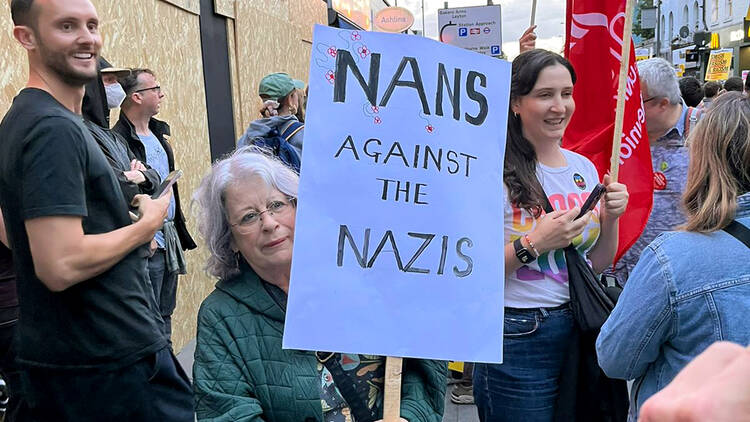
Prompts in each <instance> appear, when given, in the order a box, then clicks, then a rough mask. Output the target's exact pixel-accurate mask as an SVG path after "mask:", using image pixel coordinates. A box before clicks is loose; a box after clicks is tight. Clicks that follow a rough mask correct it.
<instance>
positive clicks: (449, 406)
mask: <svg viewBox="0 0 750 422" xmlns="http://www.w3.org/2000/svg"><path fill="white" fill-rule="evenodd" d="M194 354H195V340H192V341H191V342H190V343H188V344H187V345H186V346H185V347H183V348H182V350H180V352H179V353H177V361H178V362H180V365H182V368H183V369H185V372H186V373H187V374H188V376H189V377H190V380H191V381H192V378H193V355H194ZM452 387H453V386H452V385H449V386H448V388H447V389H446V394H445V413H444V414H443V422H479V416H478V415H477V408H476V406H474V405H471V404H461V405H457V404H454V403H453V402H451V400H450V392H451V388H452Z"/></svg>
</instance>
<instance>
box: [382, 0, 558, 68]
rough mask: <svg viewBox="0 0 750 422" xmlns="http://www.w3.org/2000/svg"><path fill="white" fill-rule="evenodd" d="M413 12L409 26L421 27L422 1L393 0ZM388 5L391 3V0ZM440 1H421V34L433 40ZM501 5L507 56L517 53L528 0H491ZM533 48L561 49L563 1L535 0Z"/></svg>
mask: <svg viewBox="0 0 750 422" xmlns="http://www.w3.org/2000/svg"><path fill="white" fill-rule="evenodd" d="M396 2H397V3H398V5H399V6H401V7H405V8H407V9H409V10H410V11H411V12H412V13H413V14H414V21H415V22H414V26H413V27H412V29H421V28H422V0H396ZM390 3H391V4H393V3H394V2H393V1H391V2H390ZM443 3H444V0H424V20H425V34H426V35H427V36H428V37H431V38H435V39H437V33H438V28H437V11H438V9H442V8H443ZM494 4H499V5H501V13H502V19H503V22H502V25H503V51H505V54H507V55H508V56H509V58H510V59H512V58H513V57H515V56H516V55H517V54H518V38H519V37H520V36H521V34H523V31H525V30H526V28H528V26H529V20H530V18H531V0H503V1H499V0H494ZM485 5H487V1H486V0H448V7H451V8H452V7H466V6H485ZM536 23H537V26H538V28H537V36H538V37H539V40H537V47H540V48H546V49H549V50H553V51H556V52H562V47H563V38H564V37H565V0H539V1H538V5H537V9H536Z"/></svg>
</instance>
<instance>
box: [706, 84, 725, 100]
mask: <svg viewBox="0 0 750 422" xmlns="http://www.w3.org/2000/svg"><path fill="white" fill-rule="evenodd" d="M719 90H721V85H719V83H718V82H716V81H708V82H706V83H705V84H703V95H705V96H706V98H713V97H715V96H716V94H718V93H719Z"/></svg>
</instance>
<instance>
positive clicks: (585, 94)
mask: <svg viewBox="0 0 750 422" xmlns="http://www.w3.org/2000/svg"><path fill="white" fill-rule="evenodd" d="M629 1H633V0H629ZM624 22H625V1H622V0H620V1H615V0H611V1H610V0H608V1H601V0H567V19H566V44H565V56H566V57H567V58H568V60H570V62H571V63H572V64H573V67H574V68H575V70H576V75H577V76H578V80H577V82H576V86H575V89H574V91H573V98H574V99H575V102H576V111H575V113H574V114H573V118H572V120H571V121H570V124H569V125H568V128H567V129H566V131H565V136H564V138H563V147H565V148H567V149H570V150H572V151H575V152H577V153H579V154H582V155H584V156H586V157H588V158H589V159H590V160H591V161H592V162H593V163H594V165H595V166H596V168H597V170H598V171H599V176H600V177H602V176H603V175H604V174H605V173H607V172H608V171H609V168H610V157H611V154H612V132H613V131H614V121H615V108H616V107H617V84H618V77H619V72H620V56H621V51H622V33H623V28H624V25H623V24H624ZM630 42H631V48H630V66H629V71H628V83H627V92H626V98H627V100H626V102H625V118H624V122H623V126H622V131H623V133H622V147H621V148H620V173H619V182H620V183H623V184H625V185H626V186H627V187H628V192H629V193H630V200H629V203H628V209H627V210H626V212H625V214H624V215H623V216H622V217H620V236H619V244H618V246H617V254H616V256H615V260H618V259H620V257H621V256H622V255H623V254H624V253H625V252H626V251H627V250H628V248H630V247H631V246H632V245H633V243H635V241H636V240H638V237H639V236H640V235H641V233H642V232H643V229H644V228H645V227H646V222H647V221H648V216H649V214H650V213H651V206H652V204H653V193H654V191H653V189H654V181H653V180H654V179H653V177H654V176H653V169H652V167H651V150H650V149H649V144H648V135H647V132H646V122H645V114H644V112H643V104H642V102H641V90H640V82H639V80H638V70H637V68H636V66H635V48H633V46H632V41H630Z"/></svg>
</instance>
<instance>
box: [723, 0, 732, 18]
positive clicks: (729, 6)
mask: <svg viewBox="0 0 750 422" xmlns="http://www.w3.org/2000/svg"><path fill="white" fill-rule="evenodd" d="M724 10H725V11H726V16H725V18H724V20H727V21H729V20H732V15H733V13H732V0H725V3H724Z"/></svg>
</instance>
